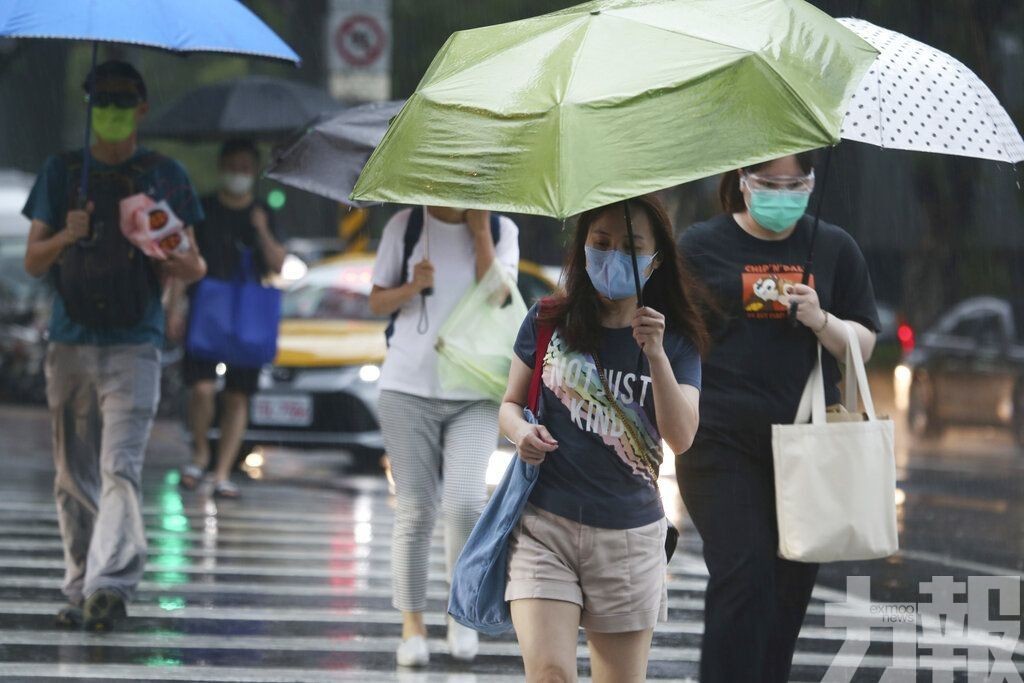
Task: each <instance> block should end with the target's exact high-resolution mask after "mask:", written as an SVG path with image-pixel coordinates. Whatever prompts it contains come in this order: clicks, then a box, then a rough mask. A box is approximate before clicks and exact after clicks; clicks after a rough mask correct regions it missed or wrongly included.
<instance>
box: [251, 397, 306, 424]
mask: <svg viewBox="0 0 1024 683" xmlns="http://www.w3.org/2000/svg"><path fill="white" fill-rule="evenodd" d="M250 420H251V421H252V423H253V424H256V425H276V426H279V427H308V426H309V425H311V424H313V397H312V396H306V395H303V394H298V395H294V396H283V395H282V396H266V395H262V396H261V395H257V396H253V399H252V415H251V416H250Z"/></svg>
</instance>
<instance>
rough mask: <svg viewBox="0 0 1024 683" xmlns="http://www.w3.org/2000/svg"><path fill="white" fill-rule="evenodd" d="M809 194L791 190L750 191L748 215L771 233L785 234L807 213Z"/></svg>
mask: <svg viewBox="0 0 1024 683" xmlns="http://www.w3.org/2000/svg"><path fill="white" fill-rule="evenodd" d="M810 199H811V193H810V192H803V191H796V192H794V191H791V190H754V189H751V190H750V215H751V216H752V217H753V219H754V220H755V221H757V224H758V225H760V226H761V227H762V228H764V229H765V230H770V231H772V232H785V231H786V230H788V229H789V228H791V227H793V224H794V223H796V222H797V221H798V220H800V217H801V216H803V215H804V213H805V212H806V211H807V203H808V202H809V201H810Z"/></svg>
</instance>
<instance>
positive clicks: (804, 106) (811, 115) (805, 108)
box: [754, 53, 839, 145]
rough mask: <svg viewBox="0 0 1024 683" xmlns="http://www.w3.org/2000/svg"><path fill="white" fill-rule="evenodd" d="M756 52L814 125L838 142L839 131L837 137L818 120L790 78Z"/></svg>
mask: <svg viewBox="0 0 1024 683" xmlns="http://www.w3.org/2000/svg"><path fill="white" fill-rule="evenodd" d="M754 54H755V57H756V58H757V59H758V60H759V61H760V62H761V63H762V64H764V65H765V66H767V67H768V68H769V69H771V70H772V72H773V73H774V74H775V75H776V76H778V77H779V81H781V82H782V84H783V85H784V86H785V88H786V90H787V91H788V92H789V93H790V94H791V95H792V96H793V99H795V100H796V101H797V102H798V103H799V105H800V108H801V109H802V110H803V111H804V112H805V113H806V114H807V117H808V118H809V119H811V120H812V121H814V125H815V126H816V127H817V128H818V130H819V131H820V132H822V133H824V134H825V136H826V137H827V138H828V139H829V141H830V142H831V143H832V144H833V145H834V144H836V142H838V140H839V133H837V134H836V136H835V138H833V136H832V134H831V133H830V132H829V131H828V129H827V128H825V126H823V125H822V123H821V121H820V120H818V117H817V116H815V115H814V112H813V111H812V110H811V108H810V107H809V106H808V105H807V102H806V101H804V98H803V97H801V96H800V93H798V92H797V91H796V90H795V89H794V88H793V86H791V85H790V84H789V81H788V80H787V79H786V78H785V77H784V76H783V75H782V74H780V73H779V72H778V70H777V69H776V68H775V66H774V65H773V64H772V63H771V62H770V61H768V60H767V59H765V58H764V57H762V56H761V54H760V53H754Z"/></svg>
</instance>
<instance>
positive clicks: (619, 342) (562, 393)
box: [500, 195, 709, 681]
mask: <svg viewBox="0 0 1024 683" xmlns="http://www.w3.org/2000/svg"><path fill="white" fill-rule="evenodd" d="M630 207H631V216H632V219H633V227H634V233H635V244H633V245H630V244H629V240H628V237H627V232H626V222H625V212H624V206H623V204H622V203H618V204H613V205H611V206H607V207H603V208H599V209H593V210H591V211H587V212H586V213H584V214H583V215H582V216H580V219H579V222H578V224H577V226H576V234H575V237H574V240H573V245H572V248H571V251H570V254H569V256H568V261H567V264H566V281H565V291H564V292H562V293H560V294H558V295H557V296H555V297H554V298H553V299H551V300H548V301H545V302H543V303H542V304H541V305H540V306H539V307H534V309H533V310H531V311H530V314H529V315H528V316H527V319H526V321H525V322H524V323H523V326H522V329H521V330H520V332H519V338H518V340H517V342H516V346H515V352H516V358H515V359H513V363H512V370H511V373H510V376H509V385H508V391H507V393H506V395H505V399H504V402H503V403H502V406H501V413H500V424H501V428H502V431H503V432H504V434H506V435H507V436H508V437H509V438H511V439H512V440H513V441H514V442H515V443H516V445H517V446H518V449H519V456H520V457H521V458H523V459H524V460H526V461H527V462H531V463H542V466H541V468H540V474H539V477H538V481H537V484H536V487H535V488H534V491H533V494H532V495H531V497H530V504H529V505H528V506H527V508H526V510H525V512H524V514H523V517H522V519H521V521H520V523H519V525H518V526H517V528H516V530H515V533H514V535H513V539H512V541H511V544H510V559H509V569H508V572H509V574H508V578H509V580H508V585H507V589H506V594H505V597H506V599H507V600H509V601H510V602H511V609H512V620H513V622H514V624H515V628H516V633H517V635H518V637H519V644H520V647H521V648H522V652H523V659H524V662H525V665H526V674H527V679H528V680H536V679H538V678H541V677H542V672H546V673H547V674H550V673H551V672H554V671H557V672H559V673H560V674H561V677H562V678H560V680H563V679H564V680H575V677H576V640H577V637H578V631H579V627H580V626H581V625H582V626H583V627H584V628H585V629H586V630H587V639H588V642H589V644H590V648H591V663H592V670H593V676H594V680H596V681H602V680H604V681H627V680H643V679H644V677H645V671H646V667H647V655H648V652H649V650H650V643H651V634H652V632H653V628H654V625H655V622H657V621H658V620H659V619H662V620H663V619H665V618H666V617H667V595H666V586H665V564H666V561H665V531H666V521H665V513H664V510H663V509H662V506H661V496H660V494H659V492H658V487H657V477H658V468H659V466H660V464H661V459H662V440H663V439H664V440H665V442H667V443H668V445H669V447H670V448H671V449H672V451H673V452H674V453H682V452H684V451H686V450H687V449H688V448H689V447H690V444H691V443H692V440H693V437H694V434H695V433H696V430H697V423H698V401H699V389H700V355H699V354H700V353H701V352H703V351H704V350H705V349H706V347H707V343H708V337H709V335H708V333H707V331H706V330H705V328H704V326H703V323H702V317H701V315H700V308H701V304H702V298H701V294H700V292H701V291H702V289H701V286H700V285H699V284H698V282H697V281H696V279H695V278H693V277H692V276H691V275H689V273H688V272H687V271H686V270H685V269H684V268H683V266H682V264H681V262H680V260H679V258H678V257H677V251H676V246H675V243H674V240H673V237H672V226H671V223H670V221H669V218H668V216H667V214H666V213H665V209H664V207H663V205H662V204H661V202H660V201H659V200H658V199H657V198H656V197H654V196H653V195H649V196H644V197H638V198H636V199H633V200H630ZM631 249H635V252H636V256H637V260H638V263H639V266H640V269H641V278H642V280H644V281H646V285H645V287H644V298H645V301H646V303H647V307H645V308H640V309H638V308H637V300H636V294H635V286H634V280H633V270H632V263H631V258H630V250H631ZM538 327H544V328H547V329H550V330H553V334H552V336H551V341H550V343H549V344H548V346H547V348H546V350H544V351H543V354H544V355H543V358H544V361H543V363H544V365H543V372H542V387H543V389H542V393H541V401H540V421H541V424H538V425H533V424H530V423H528V422H527V421H526V420H524V419H523V406H524V405H525V404H526V401H527V392H528V388H529V384H530V379H531V376H532V374H533V365H534V358H535V352H536V343H537V342H536V340H537V338H538V334H537V330H538Z"/></svg>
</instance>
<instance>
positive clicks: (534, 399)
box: [526, 299, 555, 415]
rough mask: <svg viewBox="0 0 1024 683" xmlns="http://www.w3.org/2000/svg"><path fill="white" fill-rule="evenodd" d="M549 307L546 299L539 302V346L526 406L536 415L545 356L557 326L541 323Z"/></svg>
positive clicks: (537, 323) (534, 356) (534, 353)
mask: <svg viewBox="0 0 1024 683" xmlns="http://www.w3.org/2000/svg"><path fill="white" fill-rule="evenodd" d="M546 308H547V303H546V300H545V299H541V300H540V303H539V304H538V311H537V320H535V321H534V324H535V325H536V328H537V335H536V342H537V348H536V349H535V350H534V352H533V376H532V377H531V378H530V391H529V393H528V394H527V399H526V407H527V408H529V409H530V412H531V413H533V414H534V415H536V414H537V409H538V408H539V407H540V387H541V376H542V375H543V374H544V356H546V355H547V353H548V346H549V345H550V344H551V337H552V336H554V334H555V328H554V327H552V326H551V325H545V324H541V322H540V320H539V318H540V316H541V314H542V313H544V311H545V309H546Z"/></svg>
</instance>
